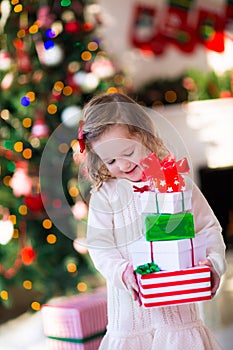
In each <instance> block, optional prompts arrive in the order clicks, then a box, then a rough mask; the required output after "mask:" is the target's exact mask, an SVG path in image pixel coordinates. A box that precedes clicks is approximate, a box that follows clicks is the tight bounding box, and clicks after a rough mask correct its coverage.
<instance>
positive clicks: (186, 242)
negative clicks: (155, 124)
mask: <svg viewBox="0 0 233 350" xmlns="http://www.w3.org/2000/svg"><path fill="white" fill-rule="evenodd" d="M142 165H143V167H144V171H143V180H144V181H147V185H145V186H143V187H141V188H140V187H136V186H134V190H135V192H138V195H139V197H140V201H141V206H142V223H143V235H142V237H141V238H140V239H139V240H137V241H135V242H133V243H132V244H131V246H130V251H131V255H132V260H133V266H134V269H135V272H136V276H137V280H138V284H139V293H140V298H141V302H142V305H143V306H144V307H146V308H147V307H158V306H165V305H175V304H182V303H190V302H199V301H204V300H208V299H210V298H211V284H210V269H209V267H207V266H198V263H199V261H200V260H203V259H205V258H206V247H205V237H204V236H203V235H195V230H194V219H193V214H192V213H191V212H190V211H191V209H192V198H191V197H192V191H191V190H188V189H186V188H185V185H186V184H185V178H184V174H185V173H187V172H188V169H189V167H188V163H187V159H186V158H183V159H182V160H180V161H178V162H177V161H176V160H175V158H174V157H173V156H171V155H168V156H167V157H166V158H165V159H164V160H163V161H162V162H160V161H159V160H158V158H157V157H156V155H155V154H153V153H152V154H150V155H149V156H148V157H147V158H145V159H143V160H142ZM182 173H183V174H182Z"/></svg>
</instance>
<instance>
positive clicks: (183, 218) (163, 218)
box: [145, 212, 195, 241]
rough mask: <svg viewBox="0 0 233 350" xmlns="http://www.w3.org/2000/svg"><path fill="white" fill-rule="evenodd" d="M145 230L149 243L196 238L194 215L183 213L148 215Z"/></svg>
mask: <svg viewBox="0 0 233 350" xmlns="http://www.w3.org/2000/svg"><path fill="white" fill-rule="evenodd" d="M145 230H146V232H145V235H146V240H147V241H166V240H173V239H185V238H193V237H194V236H195V231H194V221H193V214H192V213H189V212H185V213H184V212H183V213H178V214H158V215H155V214H154V215H153V214H152V215H147V216H146V217H145Z"/></svg>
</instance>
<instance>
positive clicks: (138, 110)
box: [82, 93, 169, 189]
mask: <svg viewBox="0 0 233 350" xmlns="http://www.w3.org/2000/svg"><path fill="white" fill-rule="evenodd" d="M83 121H84V123H83V130H82V131H83V138H84V142H85V147H86V149H87V151H88V154H87V169H88V173H89V176H90V179H91V181H92V184H93V188H94V189H98V188H99V187H100V186H101V185H102V183H103V182H104V181H107V180H108V179H110V178H112V175H111V173H110V172H109V171H108V169H107V167H106V166H105V164H104V163H103V161H102V160H101V159H100V158H99V157H98V155H97V154H96V153H95V152H94V151H93V149H92V142H93V141H96V140H97V139H98V138H99V137H100V136H101V135H102V134H103V133H104V132H106V131H107V130H108V128H110V127H111V126H112V125H115V124H120V125H124V126H126V127H127V128H128V131H129V133H130V135H132V138H137V139H138V140H139V141H140V142H141V143H142V144H143V145H144V146H145V147H147V149H149V150H150V151H151V152H154V153H155V154H156V155H157V157H158V158H159V159H160V160H162V159H163V158H164V157H165V156H166V155H167V154H168V153H169V151H168V149H167V148H166V147H165V145H164V144H163V141H162V140H161V138H160V137H159V136H158V135H157V133H156V131H155V127H154V124H153V122H152V120H151V118H150V116H149V115H148V114H147V113H146V111H145V110H144V108H143V107H142V106H140V105H139V104H138V103H137V102H136V101H134V100H133V99H131V98H130V97H128V96H127V95H125V94H121V93H111V94H103V95H97V96H95V97H94V98H92V99H91V100H90V101H89V102H88V103H87V104H86V105H85V107H84V109H83Z"/></svg>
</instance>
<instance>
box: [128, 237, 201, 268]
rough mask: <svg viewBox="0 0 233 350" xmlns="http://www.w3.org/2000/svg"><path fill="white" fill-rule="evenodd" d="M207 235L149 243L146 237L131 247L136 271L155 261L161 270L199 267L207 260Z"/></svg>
mask: <svg viewBox="0 0 233 350" xmlns="http://www.w3.org/2000/svg"><path fill="white" fill-rule="evenodd" d="M205 241H206V238H205V235H196V236H195V238H191V239H180V240H173V241H155V242H148V241H146V239H145V237H142V238H140V239H139V240H137V241H135V242H132V243H131V244H130V246H129V251H130V254H131V259H132V263H133V267H134V269H136V268H137V267H138V266H139V265H143V264H146V263H148V262H151V261H154V262H155V263H156V264H157V265H158V266H159V267H160V269H161V270H168V271H174V270H181V269H186V268H189V267H193V266H196V265H198V263H199V261H200V260H204V259H205V258H206V244H205Z"/></svg>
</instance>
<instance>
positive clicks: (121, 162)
mask: <svg viewBox="0 0 233 350" xmlns="http://www.w3.org/2000/svg"><path fill="white" fill-rule="evenodd" d="M117 165H118V167H119V169H120V170H121V171H127V170H129V169H130V166H131V163H130V161H129V160H127V159H118V160H117Z"/></svg>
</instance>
